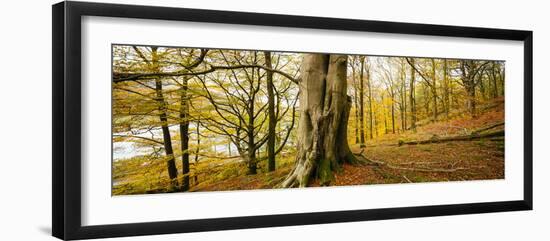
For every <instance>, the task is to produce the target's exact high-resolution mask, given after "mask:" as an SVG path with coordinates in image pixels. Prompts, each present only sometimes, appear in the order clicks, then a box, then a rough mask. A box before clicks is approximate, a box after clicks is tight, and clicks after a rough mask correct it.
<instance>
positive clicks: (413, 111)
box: [409, 58, 416, 131]
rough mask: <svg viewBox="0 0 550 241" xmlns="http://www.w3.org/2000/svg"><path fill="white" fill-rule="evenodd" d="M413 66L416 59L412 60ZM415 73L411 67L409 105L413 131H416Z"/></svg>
mask: <svg viewBox="0 0 550 241" xmlns="http://www.w3.org/2000/svg"><path fill="white" fill-rule="evenodd" d="M411 64H414V59H413V58H411ZM415 74H416V73H415V72H414V68H412V67H411V83H410V85H411V86H410V95H409V96H410V101H409V105H410V106H411V129H412V130H413V131H416V100H415V96H414V93H415V90H414V85H415Z"/></svg>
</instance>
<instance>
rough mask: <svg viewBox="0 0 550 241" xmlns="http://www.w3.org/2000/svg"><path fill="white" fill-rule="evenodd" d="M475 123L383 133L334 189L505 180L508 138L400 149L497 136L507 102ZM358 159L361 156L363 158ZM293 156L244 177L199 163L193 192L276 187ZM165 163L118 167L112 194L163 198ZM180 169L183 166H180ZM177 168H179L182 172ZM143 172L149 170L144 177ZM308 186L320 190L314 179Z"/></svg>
mask: <svg viewBox="0 0 550 241" xmlns="http://www.w3.org/2000/svg"><path fill="white" fill-rule="evenodd" d="M480 110H482V112H481V114H480V115H479V116H478V117H477V118H471V117H469V116H468V115H462V114H461V113H454V114H452V115H450V117H449V119H448V120H438V121H437V122H433V121H431V120H425V121H421V122H419V126H418V127H417V130H416V132H415V131H406V132H404V133H396V134H391V133H389V134H385V135H382V136H381V137H379V138H375V139H372V140H367V143H366V147H365V148H364V149H361V148H359V145H357V144H351V148H352V151H353V152H354V153H355V154H358V158H359V159H361V160H363V161H364V162H365V163H364V164H359V165H350V164H345V165H343V166H342V167H341V169H340V171H338V172H337V173H335V178H334V181H333V182H332V184H331V185H337V186H346V185H369V184H386V183H419V182H445V181H469V180H489V179H502V178H504V138H503V137H492V138H484V139H479V138H478V139H475V140H469V141H448V142H441V143H427V144H419V145H398V143H400V142H401V143H403V142H408V141H418V140H440V139H442V138H448V137H455V136H464V135H470V134H472V133H474V132H475V131H476V130H480V129H483V128H484V127H487V126H495V125H496V126H495V127H492V128H490V129H489V130H484V132H488V131H489V132H491V131H493V132H494V131H499V130H503V129H504V125H499V123H501V124H502V123H503V121H504V101H503V100H502V99H497V100H496V101H492V102H490V103H487V104H486V106H480ZM359 154H360V155H359ZM294 155H295V153H294V151H289V152H283V153H282V154H280V155H278V156H277V169H276V171H274V172H266V171H265V169H266V167H265V163H260V169H259V170H258V171H259V173H258V174H256V175H246V173H245V172H246V165H245V164H244V163H243V162H242V161H240V160H239V159H220V160H210V161H208V162H201V163H199V165H198V166H197V167H194V166H193V167H192V168H197V170H198V173H199V174H200V175H199V176H198V179H197V180H195V179H194V177H192V178H191V189H190V191H192V192H196V191H227V190H250V189H266V188H274V187H276V186H277V184H279V183H280V182H281V181H282V180H283V179H284V178H285V176H286V175H287V174H288V173H289V172H290V170H291V169H292V166H293V162H294ZM164 162H165V161H164V160H161V159H159V160H156V161H145V162H144V161H143V160H140V159H139V158H138V159H132V160H129V161H126V162H121V163H115V166H114V167H115V168H114V171H115V172H114V181H115V182H118V185H115V186H114V188H113V194H114V195H119V194H140V193H164V192H168V190H166V189H163V188H162V187H165V186H167V183H165V181H166V180H167V176H166V175H167V174H166V171H165V167H164V166H165V164H164ZM178 164H179V163H178ZM144 167H147V168H144ZM178 168H179V167H178ZM143 170H148V171H147V172H148V173H144V171H143ZM309 186H319V183H318V182H317V181H316V180H313V181H312V182H311V183H310V185H309Z"/></svg>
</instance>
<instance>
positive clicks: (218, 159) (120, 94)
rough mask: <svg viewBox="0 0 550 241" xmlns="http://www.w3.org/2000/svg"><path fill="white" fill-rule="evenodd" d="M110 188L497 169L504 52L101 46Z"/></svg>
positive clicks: (249, 186)
mask: <svg viewBox="0 0 550 241" xmlns="http://www.w3.org/2000/svg"><path fill="white" fill-rule="evenodd" d="M111 61H112V79H111V82H112V83H111V86H112V189H111V193H112V195H132V194H155V193H176V192H207V191H235V190H254V189H278V188H299V187H326V186H352V185H371V184H400V185H401V184H402V185H407V184H410V183H426V182H451V181H452V182H464V181H471V180H493V179H504V168H505V167H504V163H505V162H504V153H505V138H504V137H505V128H504V127H505V123H504V120H505V119H504V116H505V115H504V106H505V105H504V101H505V97H504V93H505V89H504V86H505V62H504V61H501V60H487V59H479V60H478V59H475V60H474V59H453V58H430V57H413V56H379V55H357V54H333V53H331V54H328V53H301V52H284V51H266V50H236V49H206V48H194V47H167V46H139V45H123V44H115V45H112V60H111Z"/></svg>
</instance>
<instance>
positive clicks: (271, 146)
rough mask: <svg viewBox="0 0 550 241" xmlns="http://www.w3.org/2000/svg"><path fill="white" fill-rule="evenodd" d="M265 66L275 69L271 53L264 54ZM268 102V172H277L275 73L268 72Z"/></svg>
mask: <svg viewBox="0 0 550 241" xmlns="http://www.w3.org/2000/svg"><path fill="white" fill-rule="evenodd" d="M264 56H265V65H266V67H268V68H270V69H271V68H273V67H272V64H271V53H270V52H268V51H265V52H264ZM266 77H267V102H268V107H267V109H268V115H269V123H268V134H267V135H268V136H267V164H268V167H267V170H268V171H270V172H272V171H275V127H276V125H277V119H276V117H275V95H274V93H273V92H274V91H273V88H274V87H273V72H272V71H269V70H268V71H267V76H266Z"/></svg>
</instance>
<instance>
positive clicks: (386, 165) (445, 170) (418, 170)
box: [354, 153, 469, 172]
mask: <svg viewBox="0 0 550 241" xmlns="http://www.w3.org/2000/svg"><path fill="white" fill-rule="evenodd" d="M354 155H357V156H360V157H362V158H363V159H365V160H366V161H367V162H370V163H373V164H375V165H376V166H385V167H389V168H391V169H397V170H405V171H415V172H456V171H459V170H467V169H469V168H465V167H455V168H450V169H444V168H427V167H422V168H415V167H402V166H397V165H393V164H390V163H387V162H384V161H380V160H374V159H369V158H367V157H366V156H365V155H363V154H359V153H354Z"/></svg>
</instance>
